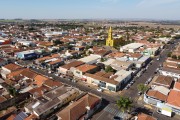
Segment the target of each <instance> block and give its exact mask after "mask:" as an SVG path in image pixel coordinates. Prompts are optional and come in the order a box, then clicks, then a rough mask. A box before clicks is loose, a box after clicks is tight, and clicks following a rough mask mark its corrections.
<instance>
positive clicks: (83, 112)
mask: <svg viewBox="0 0 180 120" xmlns="http://www.w3.org/2000/svg"><path fill="white" fill-rule="evenodd" d="M100 106H101V98H100V97H98V96H96V95H94V94H91V93H88V94H86V95H85V96H83V97H82V98H80V99H79V100H77V101H75V102H73V103H71V104H70V105H69V106H68V107H66V108H64V109H63V110H62V111H60V112H59V113H57V114H56V116H57V117H58V120H77V119H84V120H87V119H88V118H89V117H91V116H92V115H93V113H94V112H96V111H97V110H98V109H99V107H100Z"/></svg>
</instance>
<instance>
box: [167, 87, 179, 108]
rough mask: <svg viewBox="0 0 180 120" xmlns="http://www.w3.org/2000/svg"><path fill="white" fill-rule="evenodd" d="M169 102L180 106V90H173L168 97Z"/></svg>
mask: <svg viewBox="0 0 180 120" xmlns="http://www.w3.org/2000/svg"><path fill="white" fill-rule="evenodd" d="M167 103H168V104H170V105H173V106H176V107H180V91H176V90H171V91H170V93H169V96H168V98H167Z"/></svg>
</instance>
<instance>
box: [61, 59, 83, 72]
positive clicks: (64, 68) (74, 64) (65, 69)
mask: <svg viewBox="0 0 180 120" xmlns="http://www.w3.org/2000/svg"><path fill="white" fill-rule="evenodd" d="M83 64H84V62H81V61H73V62H70V63H68V64H66V65H63V66H60V67H59V69H58V73H61V74H67V73H68V71H70V68H71V67H78V66H80V65H83Z"/></svg>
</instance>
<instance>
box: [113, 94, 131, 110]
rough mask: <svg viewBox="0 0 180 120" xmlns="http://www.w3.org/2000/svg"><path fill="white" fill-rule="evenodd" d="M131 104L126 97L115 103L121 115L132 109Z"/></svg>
mask: <svg viewBox="0 0 180 120" xmlns="http://www.w3.org/2000/svg"><path fill="white" fill-rule="evenodd" d="M132 103H133V102H132V101H131V100H130V98H128V97H120V99H119V100H117V101H116V105H117V106H118V108H119V110H121V111H122V112H123V113H124V112H129V110H130V109H131V107H132Z"/></svg>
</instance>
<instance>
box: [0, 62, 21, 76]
mask: <svg viewBox="0 0 180 120" xmlns="http://www.w3.org/2000/svg"><path fill="white" fill-rule="evenodd" d="M22 68H23V67H21V66H19V65H16V64H13V63H11V64H7V65H5V66H2V69H1V75H2V78H4V79H6V75H7V74H9V73H11V72H14V71H16V70H19V69H22Z"/></svg>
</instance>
